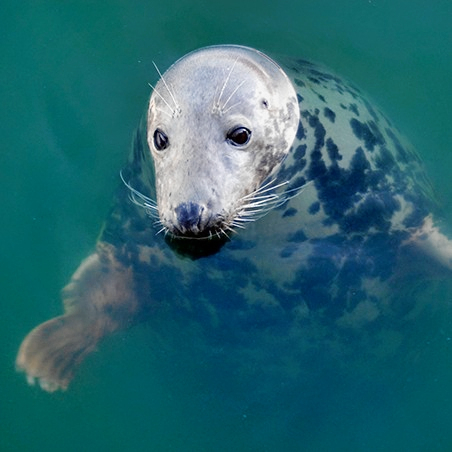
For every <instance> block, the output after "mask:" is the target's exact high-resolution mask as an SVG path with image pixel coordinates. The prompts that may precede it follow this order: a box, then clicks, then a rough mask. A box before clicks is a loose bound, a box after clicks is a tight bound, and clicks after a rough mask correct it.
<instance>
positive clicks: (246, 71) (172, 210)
mask: <svg viewBox="0 0 452 452" xmlns="http://www.w3.org/2000/svg"><path fill="white" fill-rule="evenodd" d="M298 121H299V110H298V101H297V98H296V93H295V90H294V88H293V86H292V83H291V82H290V80H289V79H288V77H287V75H286V74H285V73H284V71H283V70H282V69H281V68H280V67H279V66H278V65H277V64H276V63H275V62H274V61H273V60H271V59H270V58H269V57H267V56H266V55H264V54H262V53H261V52H259V51H257V50H254V49H250V48H247V47H241V46H231V45H224V46H214V47H207V48H204V49H200V50H197V51H195V52H192V53H190V54H188V55H186V56H185V57H183V58H181V59H180V60H179V61H177V62H176V63H175V64H174V65H173V66H171V67H170V68H169V69H168V71H167V72H166V73H165V74H164V75H163V76H162V78H161V79H160V81H159V82H158V83H157V85H156V87H155V89H154V92H153V94H152V96H151V99H150V103H149V111H148V120H147V139H148V144H149V148H150V150H151V153H152V157H153V160H154V164H155V173H156V174H155V175H156V190H157V207H158V212H159V217H160V222H161V223H162V226H163V228H164V230H165V231H167V232H169V233H171V234H173V235H174V236H177V237H186V238H208V237H212V236H213V235H217V236H220V235H227V234H228V231H230V230H232V229H234V227H236V226H238V227H240V225H241V221H246V218H247V212H248V217H249V216H250V212H253V211H257V210H258V209H257V207H258V206H259V205H260V206H261V207H262V206H263V205H264V204H265V200H266V198H268V199H271V197H272V196H274V195H268V194H267V193H268V188H267V187H262V184H263V183H264V181H265V180H267V179H268V177H269V176H271V175H272V174H273V173H274V172H275V171H276V170H277V169H278V167H279V166H280V164H281V162H282V161H283V160H284V157H285V156H286V155H287V153H288V152H289V149H290V147H291V145H292V142H293V140H294V138H295V134H296V131H297V127H298Z"/></svg>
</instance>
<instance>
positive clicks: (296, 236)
mask: <svg viewBox="0 0 452 452" xmlns="http://www.w3.org/2000/svg"><path fill="white" fill-rule="evenodd" d="M306 240H308V238H307V237H306V234H305V233H304V232H303V230H302V229H299V230H298V231H296V232H294V233H292V234H289V235H288V236H287V241H288V242H295V243H302V242H305V241H306Z"/></svg>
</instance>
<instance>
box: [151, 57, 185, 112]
mask: <svg viewBox="0 0 452 452" xmlns="http://www.w3.org/2000/svg"><path fill="white" fill-rule="evenodd" d="M152 64H153V65H154V67H155V70H156V71H157V73H158V75H159V77H160V80H161V81H162V83H163V84H164V85H165V88H166V90H167V91H168V94H169V95H170V97H171V99H172V101H173V102H174V107H175V108H174V109H173V113H176V112H177V113H178V112H179V111H180V107H179V104H178V103H177V101H176V97H175V96H174V93H173V92H172V91H171V89H170V87H169V86H168V84H167V83H166V80H165V78H164V77H163V75H162V73H161V72H160V70H159V68H158V67H157V65H156V64H155V62H154V61H153V62H152Z"/></svg>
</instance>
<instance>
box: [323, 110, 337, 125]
mask: <svg viewBox="0 0 452 452" xmlns="http://www.w3.org/2000/svg"><path fill="white" fill-rule="evenodd" d="M323 114H324V115H325V118H327V119H329V120H330V121H331V122H334V121H335V120H336V113H334V111H333V110H331V108H328V107H325V108H324V110H323Z"/></svg>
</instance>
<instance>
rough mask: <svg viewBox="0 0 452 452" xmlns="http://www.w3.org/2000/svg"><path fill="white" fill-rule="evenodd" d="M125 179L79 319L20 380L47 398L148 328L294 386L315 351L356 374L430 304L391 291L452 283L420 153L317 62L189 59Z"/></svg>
mask: <svg viewBox="0 0 452 452" xmlns="http://www.w3.org/2000/svg"><path fill="white" fill-rule="evenodd" d="M121 177H122V179H123V181H124V185H121V187H120V188H119V189H118V191H117V193H116V197H115V202H114V205H113V208H112V211H111V214H110V216H109V218H108V219H107V221H106V224H105V227H104V229H103V230H102V234H101V236H100V239H99V241H98V243H97V248H96V251H95V252H94V253H93V254H92V255H91V256H89V257H88V258H87V259H86V260H85V261H83V262H82V264H81V265H80V267H79V269H78V270H77V271H76V272H75V273H74V275H73V277H72V279H71V281H70V283H69V284H68V285H67V286H66V288H65V289H64V291H63V299H64V305H65V309H66V312H65V314H64V315H62V316H60V317H57V318H55V319H51V320H49V321H47V322H45V323H43V324H42V325H39V326H38V327H36V328H35V330H33V331H32V332H31V333H30V334H29V335H28V336H27V337H26V338H25V339H24V341H23V343H22V345H21V347H20V350H19V354H18V357H17V367H18V368H19V369H20V370H24V371H25V372H26V374H27V376H28V379H29V382H31V383H33V382H34V381H35V380H38V381H39V383H40V385H41V386H42V387H43V388H44V389H46V390H50V391H51V390H55V389H65V388H66V387H67V386H68V384H69V382H70V381H71V379H72V378H73V376H74V372H75V371H76V369H77V367H78V365H79V364H80V362H81V361H82V360H83V358H84V357H85V356H86V355H87V354H88V353H90V352H91V351H92V350H93V349H94V348H95V346H96V343H97V342H98V341H99V340H100V339H101V338H102V337H103V336H105V335H107V334H108V333H110V332H112V331H115V330H117V329H120V328H125V327H127V326H128V325H130V324H132V323H136V322H138V321H141V320H143V319H144V318H147V319H149V318H151V319H159V320H160V321H157V322H155V323H154V327H158V325H159V324H160V323H162V324H165V322H166V321H167V319H168V317H170V318H172V319H174V322H176V323H177V325H178V328H179V327H180V328H183V327H185V326H186V325H195V327H194V328H193V330H196V331H201V334H200V336H201V337H202V340H203V341H207V343H208V344H216V345H218V347H220V348H221V349H224V348H227V350H228V353H227V355H228V358H229V357H231V356H235V358H236V362H240V361H243V360H244V361H247V362H248V361H249V359H250V357H252V359H253V360H256V361H257V360H258V359H259V357H261V360H262V362H261V363H260V365H262V366H265V365H267V363H268V362H270V361H271V360H272V359H273V358H272V357H274V356H281V355H282V354H286V355H287V356H285V358H287V359H281V361H285V362H296V363H299V366H300V369H298V370H297V371H298V372H302V371H303V369H304V368H306V366H309V365H310V364H309V363H310V362H311V361H310V358H309V357H310V356H312V353H313V352H312V351H313V349H314V350H315V353H317V351H321V352H322V353H323V354H325V353H331V355H334V356H335V357H337V358H338V361H339V362H344V366H347V362H346V361H345V360H344V359H343V358H344V357H350V356H355V355H356V356H359V357H362V356H363V353H364V352H365V354H367V355H371V356H372V357H373V358H375V356H378V357H382V356H384V355H387V354H390V353H393V352H394V350H395V349H396V348H400V349H402V352H403V346H404V344H405V342H406V337H407V336H409V335H411V336H416V334H415V332H413V333H411V334H407V331H408V333H409V330H408V328H407V325H408V324H410V325H412V323H409V322H410V321H412V320H413V319H415V318H416V316H418V315H420V314H421V313H422V312H423V305H422V304H421V303H420V301H419V299H418V298H416V296H414V295H413V293H409V294H408V295H407V294H406V293H399V292H397V291H396V290H395V287H403V286H405V287H415V286H416V287H417V284H418V283H419V281H420V279H419V274H420V272H421V270H422V264H424V263H425V262H428V264H427V265H426V266H428V267H429V268H431V267H432V264H431V263H432V262H436V263H437V265H438V266H442V267H443V268H445V269H446V270H447V271H450V270H451V268H452V264H451V262H452V243H451V241H450V240H449V239H448V238H447V237H446V236H445V235H443V234H442V233H441V232H440V230H439V229H438V226H437V223H436V221H435V219H434V216H433V214H434V212H435V210H436V209H437V206H436V202H435V200H434V198H433V196H432V190H431V187H430V184H429V182H428V180H427V178H426V176H425V174H424V172H423V168H422V164H421V162H420V159H419V157H418V155H417V154H416V152H415V151H414V150H413V149H412V148H411V147H410V146H409V145H408V144H407V143H406V141H405V140H404V139H403V138H402V137H401V136H400V134H399V133H398V131H397V129H396V128H395V127H394V126H393V125H392V123H391V122H390V121H389V120H388V119H387V118H386V117H385V116H384V115H383V114H382V113H381V112H380V111H379V110H378V109H377V108H376V107H375V106H374V105H373V104H371V103H370V102H369V101H368V100H367V99H366V97H365V96H364V95H363V94H362V93H361V92H360V91H359V90H358V89H357V88H355V87H354V86H352V85H351V84H349V83H348V82H345V81H344V80H342V79H341V78H339V77H338V76H336V75H335V74H333V73H331V72H330V71H328V70H326V69H324V68H322V67H320V66H317V65H314V64H312V63H310V62H307V61H304V60H299V59H298V60H297V59H278V63H276V62H275V61H273V60H272V59H270V58H269V57H267V56H266V55H264V54H262V53H261V52H259V51H257V50H254V49H250V48H246V47H240V46H216V47H208V48H205V49H201V50H198V51H195V52H193V53H191V54H188V55H187V56H185V57H183V58H182V59H181V60H179V61H178V62H176V63H175V64H174V65H173V66H171V67H170V68H169V69H168V71H167V72H166V73H165V74H164V75H163V76H162V77H161V80H160V81H159V82H158V83H157V85H156V87H155V90H154V92H153V94H152V96H151V99H150V102H149V109H148V113H147V117H146V120H145V125H144V126H142V127H141V128H140V129H139V130H138V132H137V134H136V136H135V139H134V143H133V147H132V152H131V154H130V159H129V162H128V164H127V165H126V167H125V168H124V169H123V171H122V172H121ZM156 224H157V225H156ZM159 232H160V233H159ZM187 239H191V240H187ZM193 239H199V240H193ZM181 255H182V256H181ZM187 256H188V257H189V258H190V259H187V258H186V257H187ZM426 257H428V260H427V259H426ZM412 269H414V270H415V272H411V270H412ZM162 319H163V320H162ZM164 319H166V320H164ZM176 330H177V328H176ZM247 351H249V353H248V354H247ZM234 353H235V354H234ZM244 356H246V357H245V358H244ZM269 360H270V361H269ZM258 367H259V366H256V368H258ZM291 370H292V371H293V369H291Z"/></svg>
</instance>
